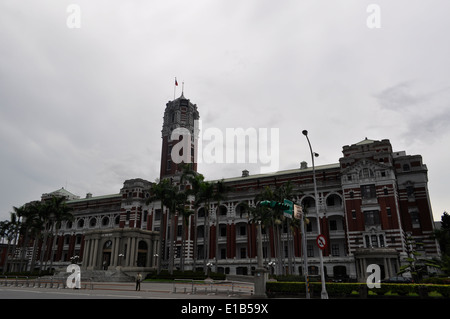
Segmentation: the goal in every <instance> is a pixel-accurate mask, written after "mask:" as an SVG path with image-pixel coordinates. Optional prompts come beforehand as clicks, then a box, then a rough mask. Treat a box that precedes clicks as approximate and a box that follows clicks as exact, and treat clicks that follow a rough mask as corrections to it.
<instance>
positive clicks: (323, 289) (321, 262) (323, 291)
mask: <svg viewBox="0 0 450 319" xmlns="http://www.w3.org/2000/svg"><path fill="white" fill-rule="evenodd" d="M302 134H303V135H305V136H306V140H307V141H308V145H309V150H310V151H311V160H312V167H313V182H314V197H315V198H316V214H317V229H318V232H319V234H321V230H320V228H321V227H320V217H319V205H318V204H319V196H318V193H317V183H316V169H315V166H314V157H318V156H319V154H317V153H314V152H313V150H312V147H311V142H310V141H309V138H308V131H307V130H303V131H302ZM319 258H320V272H321V274H320V278H321V281H322V292H321V298H322V299H328V293H327V289H326V286H325V273H324V268H323V253H322V249H319Z"/></svg>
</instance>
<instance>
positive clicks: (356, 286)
mask: <svg viewBox="0 0 450 319" xmlns="http://www.w3.org/2000/svg"><path fill="white" fill-rule="evenodd" d="M321 285H322V284H321V283H320V282H312V283H310V292H311V295H312V296H319V295H320V292H321V290H322V287H321ZM326 289H327V293H328V295H329V296H330V297H334V298H345V297H355V296H357V294H358V295H359V296H360V297H363V298H365V296H366V295H369V296H373V297H381V296H386V297H389V296H391V297H394V296H395V297H403V298H410V297H416V298H417V297H421V298H429V297H433V296H434V297H437V296H439V295H441V296H442V297H444V298H450V285H424V284H390V283H382V284H381V287H380V288H373V289H367V285H366V284H365V283H330V282H327V283H326ZM266 290H267V293H268V295H269V296H277V295H284V296H286V295H290V296H295V295H297V296H304V295H305V290H306V287H305V283H304V282H268V283H267V284H266ZM431 292H433V294H431V295H430V293H431Z"/></svg>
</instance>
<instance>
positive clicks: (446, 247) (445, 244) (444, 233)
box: [434, 212, 450, 276]
mask: <svg viewBox="0 0 450 319" xmlns="http://www.w3.org/2000/svg"><path fill="white" fill-rule="evenodd" d="M434 235H435V237H436V239H437V240H438V242H439V246H440V249H441V254H442V256H441V270H442V271H443V272H444V273H445V274H446V275H447V276H450V215H449V214H448V213H447V212H444V213H443V214H442V216H441V228H440V229H436V230H435V232H434Z"/></svg>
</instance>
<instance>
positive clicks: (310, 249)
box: [306, 245, 314, 257]
mask: <svg viewBox="0 0 450 319" xmlns="http://www.w3.org/2000/svg"><path fill="white" fill-rule="evenodd" d="M306 253H307V254H308V257H314V246H313V245H308V246H307V247H306Z"/></svg>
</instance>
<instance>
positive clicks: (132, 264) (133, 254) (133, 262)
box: [130, 237, 137, 267]
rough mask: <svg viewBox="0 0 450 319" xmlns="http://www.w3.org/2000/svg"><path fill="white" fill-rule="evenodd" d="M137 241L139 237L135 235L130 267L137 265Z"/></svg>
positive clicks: (132, 240)
mask: <svg viewBox="0 0 450 319" xmlns="http://www.w3.org/2000/svg"><path fill="white" fill-rule="evenodd" d="M136 241H137V238H136V237H134V238H132V239H131V254H130V257H131V258H130V267H135V266H136V251H137V249H136Z"/></svg>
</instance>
